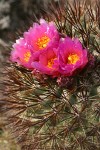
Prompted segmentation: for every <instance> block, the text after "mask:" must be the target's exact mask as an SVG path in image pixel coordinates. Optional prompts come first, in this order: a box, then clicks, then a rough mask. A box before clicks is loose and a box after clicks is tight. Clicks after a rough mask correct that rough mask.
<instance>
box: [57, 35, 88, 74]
mask: <svg viewBox="0 0 100 150" xmlns="http://www.w3.org/2000/svg"><path fill="white" fill-rule="evenodd" d="M58 51H59V66H60V73H61V74H63V75H66V76H71V75H73V74H74V73H75V72H76V70H81V69H82V68H84V66H85V65H86V64H87V62H88V58H87V50H86V49H83V48H82V44H81V43H80V41H79V40H78V39H74V40H72V39H71V38H69V37H66V38H65V39H62V40H61V41H60V44H59V48H58Z"/></svg>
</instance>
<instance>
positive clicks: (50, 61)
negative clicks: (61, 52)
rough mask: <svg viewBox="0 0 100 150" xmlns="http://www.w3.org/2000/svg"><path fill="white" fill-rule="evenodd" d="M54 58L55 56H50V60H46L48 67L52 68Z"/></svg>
mask: <svg viewBox="0 0 100 150" xmlns="http://www.w3.org/2000/svg"><path fill="white" fill-rule="evenodd" d="M55 59H56V58H52V59H50V60H49V61H48V65H47V66H48V68H52V66H53V64H54V60H55Z"/></svg>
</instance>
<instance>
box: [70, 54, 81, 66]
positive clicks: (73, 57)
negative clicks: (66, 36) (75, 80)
mask: <svg viewBox="0 0 100 150" xmlns="http://www.w3.org/2000/svg"><path fill="white" fill-rule="evenodd" d="M78 60H79V56H78V55H77V54H70V55H69V56H68V64H75V63H76V62H77V61H78Z"/></svg>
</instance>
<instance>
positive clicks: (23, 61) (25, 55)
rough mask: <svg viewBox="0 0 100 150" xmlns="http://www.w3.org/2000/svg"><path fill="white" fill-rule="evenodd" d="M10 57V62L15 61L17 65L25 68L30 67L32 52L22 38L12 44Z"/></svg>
mask: <svg viewBox="0 0 100 150" xmlns="http://www.w3.org/2000/svg"><path fill="white" fill-rule="evenodd" d="M10 59H11V61H12V62H17V63H18V64H19V65H22V66H24V67H26V68H32V67H31V63H32V61H33V58H32V53H31V51H30V47H29V45H28V44H27V42H26V41H25V40H24V39H23V38H20V39H18V40H16V43H15V44H14V45H13V50H12V52H11V57H10Z"/></svg>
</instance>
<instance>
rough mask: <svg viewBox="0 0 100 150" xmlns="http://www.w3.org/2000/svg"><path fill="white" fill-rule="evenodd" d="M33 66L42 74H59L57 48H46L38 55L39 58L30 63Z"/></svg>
mask: <svg viewBox="0 0 100 150" xmlns="http://www.w3.org/2000/svg"><path fill="white" fill-rule="evenodd" d="M32 66H33V68H35V69H37V70H39V71H40V72H41V73H43V74H47V75H52V76H54V77H56V76H58V75H59V72H58V70H59V64H58V58H57V50H56V49H52V48H48V49H46V50H45V51H43V52H42V53H41V54H40V55H39V60H38V61H35V62H33V63H32Z"/></svg>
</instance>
